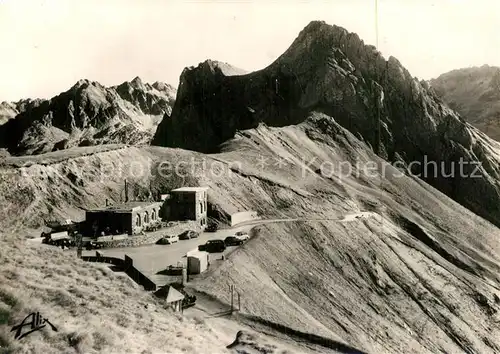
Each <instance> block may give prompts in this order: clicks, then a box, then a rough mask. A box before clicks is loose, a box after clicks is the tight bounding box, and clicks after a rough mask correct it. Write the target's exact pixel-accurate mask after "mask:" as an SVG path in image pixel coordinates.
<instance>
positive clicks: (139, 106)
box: [0, 77, 176, 155]
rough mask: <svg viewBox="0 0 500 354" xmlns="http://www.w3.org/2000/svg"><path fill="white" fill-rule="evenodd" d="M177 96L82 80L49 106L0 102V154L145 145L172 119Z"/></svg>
mask: <svg viewBox="0 0 500 354" xmlns="http://www.w3.org/2000/svg"><path fill="white" fill-rule="evenodd" d="M175 94H176V90H175V89H174V88H173V87H172V86H170V85H167V84H165V83H160V82H155V83H153V84H148V83H143V82H142V81H141V79H140V78H138V77H136V78H135V79H134V80H132V81H130V82H124V83H122V84H121V85H118V86H112V87H104V86H103V85H101V84H99V83H98V82H93V81H89V80H80V81H78V82H77V83H76V84H75V85H74V86H73V87H71V88H70V89H69V90H68V91H66V92H63V93H61V94H60V95H58V96H56V97H53V98H52V99H50V100H33V101H31V100H25V101H19V102H16V103H7V102H3V103H2V104H1V106H0V148H5V149H7V150H8V151H9V152H10V153H11V154H13V155H26V154H40V153H44V152H49V151H54V150H62V149H67V148H69V147H73V146H90V145H100V144H110V143H122V144H132V145H137V144H149V142H150V140H151V138H152V136H153V134H154V132H155V131H156V126H157V125H158V124H159V122H160V120H161V118H162V117H163V115H165V114H167V115H168V114H170V113H171V110H172V106H173V102H174V100H175Z"/></svg>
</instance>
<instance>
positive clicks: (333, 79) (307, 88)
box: [153, 22, 500, 225]
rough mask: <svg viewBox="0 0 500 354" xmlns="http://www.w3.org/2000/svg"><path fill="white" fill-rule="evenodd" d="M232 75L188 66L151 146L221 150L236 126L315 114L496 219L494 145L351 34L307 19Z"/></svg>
mask: <svg viewBox="0 0 500 354" xmlns="http://www.w3.org/2000/svg"><path fill="white" fill-rule="evenodd" d="M226 71H227V69H226ZM231 74H232V75H226V74H224V70H222V69H221V65H220V64H219V63H217V62H213V61H206V62H204V63H201V64H200V65H198V67H196V68H187V69H185V70H184V71H183V73H182V75H181V78H180V84H179V91H178V95H177V99H176V102H175V105H174V108H173V111H172V115H171V117H170V116H166V117H165V118H164V119H163V121H162V123H161V124H160V125H159V127H158V130H157V132H156V134H155V138H154V140H153V144H155V145H161V146H169V147H180V148H185V149H190V150H196V151H201V152H217V151H219V149H220V144H222V143H223V142H225V141H227V140H228V139H230V138H232V137H233V136H234V135H235V133H236V132H237V131H238V130H243V129H248V128H254V127H256V126H257V125H258V124H259V123H260V122H263V123H265V124H267V125H270V126H285V125H291V124H296V123H299V122H302V121H304V120H305V119H306V117H307V116H308V114H309V113H310V112H312V111H316V112H321V113H325V114H327V115H329V116H331V117H333V118H334V119H335V120H336V121H337V122H338V123H340V124H341V125H342V126H343V127H345V128H347V129H348V130H350V131H351V132H352V133H354V134H355V136H357V137H359V138H360V139H362V140H363V141H365V142H366V143H367V144H368V145H370V146H371V147H372V148H373V150H374V151H375V152H376V153H378V154H379V155H380V156H382V157H384V158H385V159H387V160H389V161H391V162H395V161H400V162H404V163H405V164H406V165H407V166H410V168H411V171H412V173H414V174H415V175H417V176H420V177H421V178H422V179H423V180H425V181H426V182H428V183H430V184H431V185H432V186H434V187H436V188H438V189H439V190H441V191H442V192H444V193H446V194H447V195H449V196H450V197H452V198H453V199H455V200H457V201H458V202H460V203H461V204H463V205H464V206H466V207H468V208H470V209H471V210H473V211H474V212H476V213H478V214H480V215H482V216H483V217H485V218H487V219H488V220H490V221H492V222H494V223H495V224H496V225H500V185H499V181H500V169H499V167H498V166H499V162H500V146H499V145H498V144H496V143H495V142H493V141H492V140H490V139H489V138H488V137H487V136H486V135H484V134H482V133H481V132H479V131H478V130H477V129H475V128H474V127H472V126H471V125H469V124H468V123H466V122H465V121H464V120H463V119H462V118H461V117H460V116H459V115H458V114H456V113H455V112H454V111H453V110H451V109H450V108H449V107H448V106H446V105H445V104H444V103H443V102H442V101H441V100H440V99H439V98H438V97H437V96H436V94H435V93H434V92H433V91H432V90H429V89H428V87H427V84H425V83H424V84H422V83H421V82H420V81H419V80H418V79H416V78H414V77H412V76H411V74H410V73H409V72H408V70H406V69H405V68H404V67H403V66H402V65H401V64H400V63H399V61H398V60H397V59H395V58H393V57H390V58H389V59H388V60H385V59H384V57H383V56H382V55H381V53H380V52H378V51H377V50H376V48H375V47H373V46H370V45H365V44H364V42H363V41H362V40H361V39H360V38H359V37H358V36H357V35H356V34H354V33H349V32H348V31H347V30H345V29H343V28H341V27H337V26H330V25H327V24H325V23H324V22H311V23H310V24H309V25H308V26H307V27H306V28H305V29H304V30H302V32H301V33H300V34H299V36H298V38H297V39H296V40H295V41H294V42H293V44H292V45H291V46H290V48H289V49H288V50H287V51H286V52H285V53H284V54H283V55H281V56H280V57H279V58H278V59H277V60H276V61H275V62H273V63H272V64H271V65H269V66H268V67H267V68H265V69H263V70H260V71H256V72H252V73H249V74H246V75H244V74H240V75H234V74H233V73H231ZM429 162H430V163H429ZM459 164H461V167H460V168H461V169H462V170H459ZM451 169H454V173H453V174H451V172H452V171H451Z"/></svg>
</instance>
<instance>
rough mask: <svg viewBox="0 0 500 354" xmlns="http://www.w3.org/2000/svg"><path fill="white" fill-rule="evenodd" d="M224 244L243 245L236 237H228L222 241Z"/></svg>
mask: <svg viewBox="0 0 500 354" xmlns="http://www.w3.org/2000/svg"><path fill="white" fill-rule="evenodd" d="M224 244H225V245H226V246H239V245H242V244H243V240H241V239H239V238H238V237H236V236H228V237H226V238H225V239H224Z"/></svg>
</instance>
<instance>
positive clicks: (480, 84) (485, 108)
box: [430, 65, 500, 141]
mask: <svg viewBox="0 0 500 354" xmlns="http://www.w3.org/2000/svg"><path fill="white" fill-rule="evenodd" d="M430 84H431V85H432V88H433V89H434V90H435V91H436V93H437V94H438V95H439V96H440V97H442V99H443V101H444V102H446V103H447V104H448V105H449V106H450V107H451V108H453V109H454V110H456V111H457V112H458V113H460V115H462V116H463V117H464V119H465V120H467V122H469V123H471V124H472V125H474V126H475V127H476V128H478V129H480V130H481V131H483V132H484V133H486V134H487V135H488V136H490V137H491V138H493V139H495V140H497V141H500V68H498V67H495V66H489V65H483V66H481V67H473V68H466V69H459V70H453V71H450V72H447V73H445V74H442V75H440V76H439V77H438V78H436V79H433V80H431V81H430Z"/></svg>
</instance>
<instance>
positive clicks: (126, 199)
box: [125, 180, 128, 203]
mask: <svg viewBox="0 0 500 354" xmlns="http://www.w3.org/2000/svg"><path fill="white" fill-rule="evenodd" d="M125 203H128V184H127V180H125Z"/></svg>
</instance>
